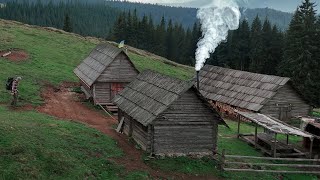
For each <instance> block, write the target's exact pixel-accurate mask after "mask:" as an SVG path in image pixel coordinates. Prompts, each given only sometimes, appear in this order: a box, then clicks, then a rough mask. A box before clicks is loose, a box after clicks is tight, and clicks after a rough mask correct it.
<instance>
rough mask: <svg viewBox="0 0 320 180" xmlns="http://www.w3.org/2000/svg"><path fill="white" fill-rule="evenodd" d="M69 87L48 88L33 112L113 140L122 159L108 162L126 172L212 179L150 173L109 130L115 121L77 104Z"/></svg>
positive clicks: (134, 151)
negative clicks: (123, 167)
mask: <svg viewBox="0 0 320 180" xmlns="http://www.w3.org/2000/svg"><path fill="white" fill-rule="evenodd" d="M70 86H71V85H70V84H64V85H62V86H61V87H60V88H54V87H48V88H47V89H46V90H45V91H44V92H43V93H42V97H43V98H44V99H45V105H43V106H41V107H38V108H37V111H39V112H42V113H46V114H49V115H52V116H55V117H58V118H61V119H69V120H73V121H77V122H81V123H85V124H87V125H89V126H90V127H92V128H95V129H97V130H99V131H101V132H103V133H105V134H107V135H108V136H110V137H112V138H113V139H114V140H116V142H117V144H118V146H119V147H120V148H121V149H122V150H123V152H124V153H125V155H124V156H123V157H121V158H115V159H112V161H114V162H115V163H117V164H120V165H123V166H125V168H126V170H127V172H130V171H135V170H139V171H145V172H148V173H149V174H150V175H151V176H152V177H153V178H156V179H160V178H161V179H162V178H169V177H171V178H174V179H216V178H213V177H200V176H189V175H185V174H179V173H168V172H162V171H160V170H156V169H152V168H150V167H149V166H147V165H146V164H145V163H144V162H143V160H142V155H143V152H142V151H141V150H138V149H136V148H135V145H134V144H133V143H131V142H130V141H129V139H128V137H127V136H125V135H123V134H120V133H117V132H116V131H115V130H114V129H113V127H114V125H116V124H117V123H118V122H117V119H116V118H117V117H113V118H112V117H110V116H106V115H104V114H102V111H98V110H95V109H92V108H90V107H89V106H87V105H85V104H83V103H81V100H82V99H83V96H82V95H79V94H76V93H74V92H71V91H70V90H69V88H70Z"/></svg>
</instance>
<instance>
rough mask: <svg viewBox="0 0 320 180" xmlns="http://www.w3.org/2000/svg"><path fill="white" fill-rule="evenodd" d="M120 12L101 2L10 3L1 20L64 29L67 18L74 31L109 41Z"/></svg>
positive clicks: (2, 10)
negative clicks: (108, 35) (111, 30)
mask: <svg viewBox="0 0 320 180" xmlns="http://www.w3.org/2000/svg"><path fill="white" fill-rule="evenodd" d="M119 14H120V11H119V10H117V9H115V8H112V7H110V6H106V5H104V4H100V3H88V4H87V3H79V2H77V1H75V2H72V1H70V2H67V3H66V2H63V1H60V2H55V3H54V2H53V1H49V3H42V1H39V0H38V1H35V2H33V1H8V2H6V6H5V7H4V8H0V18H2V19H8V20H15V21H20V22H23V23H26V24H32V25H39V26H48V27H55V28H59V29H62V28H63V26H64V21H65V18H66V16H68V17H69V18H70V23H71V24H70V26H72V29H73V32H75V33H78V34H81V35H84V36H96V37H102V38H105V37H106V36H107V34H108V32H109V31H110V29H111V28H112V26H113V24H114V22H115V21H116V19H117V17H118V15H119Z"/></svg>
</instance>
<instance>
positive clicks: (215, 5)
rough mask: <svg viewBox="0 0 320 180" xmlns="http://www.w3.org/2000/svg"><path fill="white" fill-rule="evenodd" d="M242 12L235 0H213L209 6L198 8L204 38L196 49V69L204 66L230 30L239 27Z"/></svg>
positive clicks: (198, 69)
mask: <svg viewBox="0 0 320 180" xmlns="http://www.w3.org/2000/svg"><path fill="white" fill-rule="evenodd" d="M240 17H241V13H240V10H239V6H238V4H237V3H236V2H235V1H234V0H213V2H212V4H211V5H210V6H209V7H203V8H200V9H199V10H198V13H197V18H198V19H200V23H201V30H202V38H201V39H200V41H199V42H198V48H197V50H196V66H195V69H196V71H200V69H201V68H202V67H203V66H204V64H205V62H206V60H207V59H208V58H210V53H213V52H214V51H215V49H216V48H217V47H218V45H219V44H220V43H221V42H222V41H225V40H226V39H227V36H228V31H229V30H236V29H238V28H239V22H240Z"/></svg>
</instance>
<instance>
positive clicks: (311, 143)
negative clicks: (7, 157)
mask: <svg viewBox="0 0 320 180" xmlns="http://www.w3.org/2000/svg"><path fill="white" fill-rule="evenodd" d="M313 140H314V138H313V137H311V138H310V159H312V151H313Z"/></svg>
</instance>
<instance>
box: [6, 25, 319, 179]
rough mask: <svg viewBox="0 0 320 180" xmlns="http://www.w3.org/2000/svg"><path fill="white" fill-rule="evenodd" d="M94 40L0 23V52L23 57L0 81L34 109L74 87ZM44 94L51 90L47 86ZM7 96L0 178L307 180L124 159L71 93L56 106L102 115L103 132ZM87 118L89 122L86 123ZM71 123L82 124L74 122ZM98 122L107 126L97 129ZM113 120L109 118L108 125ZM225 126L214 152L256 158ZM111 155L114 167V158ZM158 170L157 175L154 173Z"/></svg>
mask: <svg viewBox="0 0 320 180" xmlns="http://www.w3.org/2000/svg"><path fill="white" fill-rule="evenodd" d="M100 41H101V40H100V39H97V38H91V37H86V38H85V37H81V36H78V35H76V34H71V33H65V32H64V31H61V30H57V29H54V28H40V27H34V26H29V25H23V24H21V23H18V22H12V21H5V20H1V19H0V42H1V43H0V51H1V50H7V49H12V48H14V49H18V50H19V51H25V52H26V53H28V55H29V58H28V59H27V60H25V61H10V60H8V59H6V58H2V57H1V58H0V68H1V71H0V81H2V82H3V84H4V83H5V81H6V78H7V77H9V76H13V75H21V76H23V80H22V82H21V85H20V94H21V97H22V99H21V101H22V102H23V103H24V104H32V105H39V104H41V103H43V100H44V99H43V98H46V100H49V101H50V99H49V98H47V97H46V96H43V97H41V96H40V91H42V90H44V88H45V87H47V86H48V84H51V85H58V84H61V83H62V82H76V81H77V78H76V77H75V75H74V74H73V73H72V70H73V68H74V67H76V65H77V64H78V63H80V62H81V60H82V59H83V58H84V57H85V56H86V55H87V54H88V53H89V52H90V50H91V49H92V48H93V47H94V46H95V45H96V44H97V43H99V42H100ZM128 53H129V56H130V57H131V58H132V59H133V63H134V64H135V65H136V66H137V68H138V69H139V70H144V69H146V68H151V69H153V70H155V71H158V72H161V73H165V74H168V75H171V76H175V77H178V78H181V79H190V78H191V77H192V76H193V74H194V71H193V68H192V67H187V66H182V65H179V64H176V63H173V62H171V61H168V60H166V59H164V58H161V57H158V56H156V55H153V54H150V53H148V52H145V51H142V50H139V49H135V48H133V47H129V52H128ZM52 89H53V91H55V88H52ZM66 93H67V94H70V92H69V90H66ZM57 94H59V93H56V94H54V93H53V96H55V95H57ZM9 97H10V95H9V94H8V92H6V91H5V90H4V87H2V88H0V179H151V177H150V176H151V175H152V173H149V172H156V173H157V174H156V176H154V178H155V179H160V178H162V177H167V178H169V179H170V176H171V175H173V177H177V178H173V179H182V178H183V179H196V178H198V179H201V178H202V179H204V178H206V179H220V177H222V178H223V177H225V178H228V179H261V180H262V179H263V180H266V179H267V180H269V179H270V180H271V179H276V178H278V177H280V176H281V177H284V178H285V179H314V177H313V176H311V175H300V176H297V175H292V176H291V175H290V176H289V175H285V176H284V175H280V174H260V175H259V177H258V178H257V176H256V174H254V173H241V174H240V173H239V174H237V173H228V172H224V173H220V172H219V171H218V170H217V168H216V167H217V162H216V161H214V160H212V159H208V158H203V159H190V158H186V157H181V158H165V159H149V158H147V156H143V158H142V157H140V158H138V159H132V157H131V156H130V155H129V156H128V155H127V154H125V153H126V152H127V151H126V150H127V149H125V148H123V147H122V146H121V143H123V142H125V143H129V141H128V140H127V139H126V138H123V137H120V135H118V134H117V135H116V138H115V137H114V136H111V137H112V139H111V137H110V134H108V133H106V131H111V130H112V125H111V124H112V123H109V119H110V118H107V117H105V116H103V115H101V114H100V112H99V111H96V110H95V109H91V108H92V106H90V105H86V104H82V103H81V102H78V101H77V100H73V99H72V98H73V97H74V96H69V99H65V97H64V96H63V97H62V98H61V99H59V101H58V102H59V103H63V101H71V102H72V103H73V104H77V105H81V106H82V107H83V108H85V109H86V112H84V113H85V115H84V114H81V113H83V111H82V109H80V110H79V109H77V110H76V111H74V112H73V113H77V114H78V116H82V118H87V114H88V112H90V113H93V112H94V113H97V114H99V117H100V116H102V117H101V119H102V120H103V121H101V122H100V124H98V125H99V126H101V127H103V128H102V129H99V130H100V132H98V131H96V130H94V129H92V128H90V127H94V128H96V126H97V124H95V123H93V124H91V125H92V126H90V127H88V125H89V124H87V126H85V125H82V124H79V123H75V122H70V121H67V120H65V121H62V120H63V119H56V118H54V117H50V116H48V115H45V114H42V113H39V112H37V111H35V110H34V109H33V108H31V110H26V109H25V107H18V109H12V108H7V107H6V105H5V104H7V103H8V102H9ZM52 103H55V101H54V100H53V101H52ZM59 103H58V104H59ZM72 103H71V104H72ZM65 104H66V103H65ZM65 104H64V105H65ZM50 105H51V104H50V103H48V104H46V105H43V106H41V107H46V108H49V109H53V107H52V106H50ZM59 108H64V107H59ZM65 108H66V107H65ZM37 110H38V109H37ZM69 110H70V109H69ZM78 111H80V112H78ZM40 112H43V111H40ZM69 113H70V112H69ZM69 113H68V109H67V108H66V110H65V114H64V115H65V116H66V117H68V114H69ZM67 119H69V118H67ZM70 119H73V118H70ZM92 119H95V118H89V119H87V120H89V121H91V120H92ZM73 120H75V121H76V122H82V121H78V119H73ZM106 122H108V124H105V123H106ZM114 122H117V121H116V120H113V123H114ZM230 124H231V125H232V126H231V127H233V128H232V129H227V128H225V127H222V129H221V130H220V131H219V142H218V144H219V148H220V149H219V150H220V151H221V150H222V149H228V153H232V154H234V153H235V154H238V155H239V154H240V155H252V156H262V154H261V153H259V152H257V151H256V150H255V149H253V148H252V147H250V146H249V145H247V144H246V143H244V142H242V141H240V140H239V139H237V138H234V137H236V131H235V130H233V129H236V128H235V127H236V125H237V124H236V123H232V122H230ZM97 129H98V128H97ZM251 129H253V127H251V126H250V125H247V124H245V125H243V126H242V131H245V132H248V133H249V132H250V131H251ZM101 132H103V133H104V134H102V133H101ZM117 137H118V138H117ZM119 139H121V141H119ZM115 141H116V142H115ZM128 146H129V151H130V152H132V151H138V150H136V149H135V148H134V145H132V144H129V145H128ZM120 147H121V148H120ZM139 152H140V151H139ZM140 153H141V152H140ZM124 154H125V155H124ZM119 158H120V162H118V161H117V160H119ZM122 158H124V159H122ZM121 160H122V161H121ZM124 160H125V161H124ZM136 161H138V162H139V163H142V164H143V165H144V167H146V168H144V169H143V170H142V171H141V169H139V168H140V166H138V167H133V168H132V169H127V166H128V165H129V166H130V165H132V164H134V165H136V164H135V163H136ZM145 170H146V171H145ZM159 173H160V174H161V176H160V177H159V176H157V175H158V174H159ZM179 173H182V174H179ZM149 175H150V176H149ZM201 176H204V177H201Z"/></svg>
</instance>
